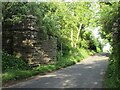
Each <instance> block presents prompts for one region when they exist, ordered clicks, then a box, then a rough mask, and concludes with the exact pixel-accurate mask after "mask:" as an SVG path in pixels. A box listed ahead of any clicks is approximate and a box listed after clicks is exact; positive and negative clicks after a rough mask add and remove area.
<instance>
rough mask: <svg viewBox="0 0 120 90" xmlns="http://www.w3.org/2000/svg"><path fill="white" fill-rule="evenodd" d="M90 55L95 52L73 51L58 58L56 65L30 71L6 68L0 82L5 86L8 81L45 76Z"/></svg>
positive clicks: (41, 66)
mask: <svg viewBox="0 0 120 90" xmlns="http://www.w3.org/2000/svg"><path fill="white" fill-rule="evenodd" d="M92 54H95V52H90V51H87V50H85V49H79V50H77V51H75V52H74V53H73V52H72V53H69V54H68V55H66V56H58V58H57V61H56V64H49V65H40V66H38V67H35V68H30V69H28V68H27V69H17V68H14V67H13V68H12V69H11V68H10V69H9V68H7V70H5V71H4V72H3V74H2V81H3V84H5V83H7V82H9V81H15V80H19V79H25V78H27V77H31V76H34V75H37V74H45V73H48V72H52V71H55V70H58V69H61V68H65V67H67V66H70V65H73V64H76V63H77V62H79V61H81V60H82V59H84V58H86V57H88V56H89V55H92ZM9 57H10V56H9ZM9 57H7V60H9V59H8V58H9ZM12 59H13V58H12ZM7 62H8V61H7ZM19 63H20V62H19ZM19 63H18V64H19ZM27 67H28V66H27Z"/></svg>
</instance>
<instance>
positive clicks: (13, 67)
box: [2, 2, 120, 88]
mask: <svg viewBox="0 0 120 90" xmlns="http://www.w3.org/2000/svg"><path fill="white" fill-rule="evenodd" d="M99 6H100V10H98V8H99ZM119 8H120V5H119V3H117V2H102V3H91V2H73V3H55V2H47V3H45V2H36V3H35V2H31V3H30V2H29V3H27V2H3V3H2V30H4V27H7V26H11V25H12V26H14V25H15V24H16V23H19V22H21V21H22V20H24V17H25V16H26V15H33V16H35V17H37V24H36V27H38V29H39V31H40V32H41V33H42V39H44V40H45V39H47V38H48V37H49V36H51V37H55V38H57V60H56V63H55V64H42V65H41V64H40V65H39V66H37V67H32V66H30V65H29V64H28V63H26V62H25V60H22V59H21V58H17V57H16V56H15V55H14V54H10V53H9V54H8V53H7V50H6V51H4V50H3V51H2V52H3V53H2V71H3V74H2V79H3V84H4V83H7V82H9V81H13V80H18V79H23V78H27V77H31V76H33V75H37V74H45V73H48V72H52V71H55V70H58V69H61V68H65V67H67V66H70V65H73V64H76V63H77V62H79V61H81V60H83V59H84V58H86V57H88V56H90V55H94V54H95V53H99V52H102V48H103V46H104V44H105V43H104V40H105V41H106V40H107V41H108V42H109V43H110V45H111V49H110V50H111V53H110V54H111V55H110V59H109V66H108V70H107V72H106V77H105V87H107V88H116V87H117V88H118V87H120V25H118V21H119V19H120V15H119V12H120V10H119ZM114 23H117V24H114ZM115 25H116V26H115ZM97 27H100V32H99V34H100V37H101V38H102V39H104V40H103V42H102V43H101V42H100V40H99V38H96V37H95V36H94V35H93V30H94V29H95V28H97ZM114 28H116V29H114ZM103 43H104V44H103Z"/></svg>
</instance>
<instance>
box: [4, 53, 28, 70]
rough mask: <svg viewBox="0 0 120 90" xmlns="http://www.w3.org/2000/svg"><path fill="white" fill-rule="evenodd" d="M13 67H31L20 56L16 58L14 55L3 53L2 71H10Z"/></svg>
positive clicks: (17, 68) (19, 68)
mask: <svg viewBox="0 0 120 90" xmlns="http://www.w3.org/2000/svg"><path fill="white" fill-rule="evenodd" d="M11 69H16V70H22V69H29V66H28V65H27V64H26V63H25V62H24V61H23V60H22V59H20V58H16V57H15V56H14V55H10V54H7V53H5V52H3V53H2V71H3V72H5V71H9V70H11Z"/></svg>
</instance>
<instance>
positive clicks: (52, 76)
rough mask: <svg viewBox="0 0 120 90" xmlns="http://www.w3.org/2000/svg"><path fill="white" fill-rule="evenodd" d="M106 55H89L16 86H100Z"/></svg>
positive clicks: (105, 65)
mask: <svg viewBox="0 0 120 90" xmlns="http://www.w3.org/2000/svg"><path fill="white" fill-rule="evenodd" d="M107 60H108V57H107V56H106V55H104V54H98V55H95V56H90V57H88V58H86V59H84V60H82V61H81V62H80V63H77V64H76V65H73V66H69V67H67V68H64V69H61V70H58V71H55V72H53V73H49V74H48V75H43V76H40V75H38V76H36V77H35V78H34V79H31V80H28V81H26V82H22V83H18V84H16V85H13V86H11V87H17V88H28V87H29V88H102V85H103V77H104V74H105V71H106V68H107V64H108V62H107Z"/></svg>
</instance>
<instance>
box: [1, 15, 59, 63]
mask: <svg viewBox="0 0 120 90" xmlns="http://www.w3.org/2000/svg"><path fill="white" fill-rule="evenodd" d="M35 20H36V18H35V17H33V16H31V15H29V16H27V17H26V18H25V19H24V20H23V21H22V22H21V23H19V24H16V25H14V26H12V27H9V28H3V35H2V47H3V49H5V50H6V51H7V52H8V53H10V54H15V55H16V57H18V58H22V59H23V60H25V62H27V63H29V64H49V63H55V61H56V49H57V40H56V38H53V37H51V38H50V39H47V40H43V39H41V38H42V37H41V35H42V34H41V33H40V32H39V30H38V29H36V27H35V24H36V21H35Z"/></svg>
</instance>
